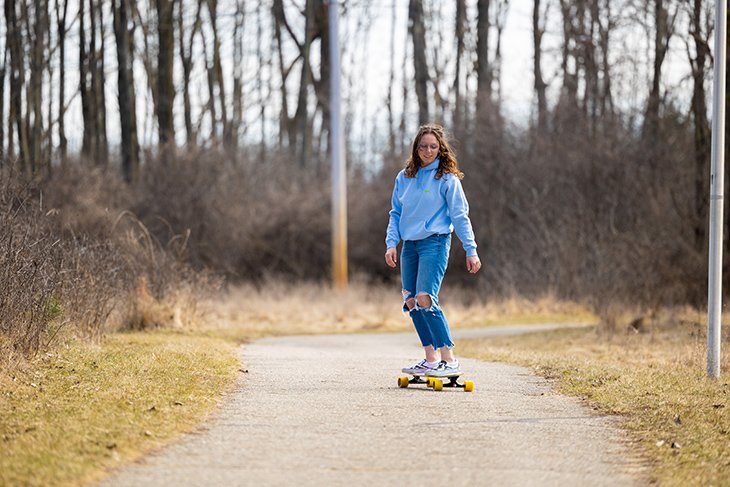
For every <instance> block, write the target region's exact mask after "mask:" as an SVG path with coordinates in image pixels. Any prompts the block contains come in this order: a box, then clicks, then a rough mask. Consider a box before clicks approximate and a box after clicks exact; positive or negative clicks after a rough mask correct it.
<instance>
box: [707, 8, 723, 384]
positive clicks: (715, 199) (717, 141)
mask: <svg viewBox="0 0 730 487" xmlns="http://www.w3.org/2000/svg"><path fill="white" fill-rule="evenodd" d="M726 1H727V0H715V53H714V54H715V66H714V79H713V88H712V99H713V101H712V162H711V168H710V249H709V250H710V257H709V260H710V263H709V272H708V289H707V375H708V376H710V377H712V378H715V379H716V378H718V377H720V337H721V333H720V331H721V329H720V317H721V314H722V231H723V222H724V220H723V216H722V214H723V187H724V179H725V175H724V173H725V168H724V165H725V45H726V44H725V43H726V36H727V31H726V29H727V25H726V23H727V22H726V20H727V4H726Z"/></svg>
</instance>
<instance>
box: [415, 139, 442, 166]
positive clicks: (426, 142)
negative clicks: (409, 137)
mask: <svg viewBox="0 0 730 487" xmlns="http://www.w3.org/2000/svg"><path fill="white" fill-rule="evenodd" d="M438 155H439V143H438V140H436V136H435V135H433V134H423V136H421V140H420V141H418V156H419V157H420V158H421V161H422V162H423V165H424V166H428V165H429V164H431V163H432V162H433V161H434V159H436V156H438Z"/></svg>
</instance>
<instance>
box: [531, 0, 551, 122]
mask: <svg viewBox="0 0 730 487" xmlns="http://www.w3.org/2000/svg"><path fill="white" fill-rule="evenodd" d="M534 1H535V3H534V6H533V9H532V46H533V53H534V54H533V58H532V59H533V73H534V78H535V83H534V86H535V94H536V95H537V128H538V132H539V133H540V134H544V133H545V132H546V131H547V117H548V112H547V95H546V89H547V83H545V80H544V79H543V77H542V36H544V35H545V29H546V25H545V24H546V22H547V15H548V11H549V9H550V0H546V1H545V7H544V8H541V6H540V3H541V0H534Z"/></svg>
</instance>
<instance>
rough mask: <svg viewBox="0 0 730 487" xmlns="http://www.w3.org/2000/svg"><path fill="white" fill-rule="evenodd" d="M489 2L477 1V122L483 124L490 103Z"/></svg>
mask: <svg viewBox="0 0 730 487" xmlns="http://www.w3.org/2000/svg"><path fill="white" fill-rule="evenodd" d="M489 7H490V0H477V48H476V56H477V59H476V72H477V103H476V105H477V120H478V121H479V122H480V123H481V122H485V121H486V120H487V119H488V111H489V110H491V101H492V67H491V65H490V59H489V24H490V21H489Z"/></svg>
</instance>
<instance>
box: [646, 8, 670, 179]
mask: <svg viewBox="0 0 730 487" xmlns="http://www.w3.org/2000/svg"><path fill="white" fill-rule="evenodd" d="M665 1H667V2H670V1H671V0H654V20H655V25H656V28H655V30H654V63H653V69H652V80H651V90H650V91H649V98H648V100H647V104H646V114H645V116H644V126H643V130H642V132H643V136H644V140H646V141H648V142H649V144H650V145H652V146H654V145H656V144H657V143H658V140H657V138H658V136H659V109H660V106H661V92H660V85H661V79H662V67H663V65H664V58H665V57H666V55H667V51H668V50H669V41H670V40H671V38H672V35H673V34H674V20H675V18H676V15H677V10H675V12H674V14H673V15H670V13H669V11H668V10H667V9H666V8H665ZM650 163H651V165H652V166H653V165H655V161H654V158H653V157H650Z"/></svg>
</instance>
